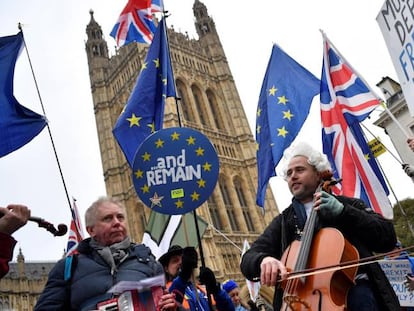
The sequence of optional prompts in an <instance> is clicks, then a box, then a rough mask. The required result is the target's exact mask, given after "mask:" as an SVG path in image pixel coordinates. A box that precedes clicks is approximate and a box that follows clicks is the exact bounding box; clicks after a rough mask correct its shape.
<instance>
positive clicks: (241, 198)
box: [234, 178, 255, 232]
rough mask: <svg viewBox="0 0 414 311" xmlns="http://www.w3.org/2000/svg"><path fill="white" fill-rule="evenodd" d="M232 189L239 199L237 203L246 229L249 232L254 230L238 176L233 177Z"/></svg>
mask: <svg viewBox="0 0 414 311" xmlns="http://www.w3.org/2000/svg"><path fill="white" fill-rule="evenodd" d="M234 190H235V191H236V193H237V199H238V200H239V204H240V207H241V210H242V213H243V218H244V221H245V222H246V225H247V229H248V230H249V231H250V232H254V231H255V228H254V223H253V220H252V218H251V217H250V212H249V207H248V206H247V202H246V197H245V196H244V191H243V187H242V183H241V180H240V179H239V178H235V179H234Z"/></svg>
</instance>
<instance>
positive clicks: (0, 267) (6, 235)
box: [0, 204, 30, 278]
mask: <svg viewBox="0 0 414 311" xmlns="http://www.w3.org/2000/svg"><path fill="white" fill-rule="evenodd" d="M0 217H1V218H0V278H2V277H3V276H5V275H6V274H7V272H9V261H11V260H12V257H13V250H14V247H15V245H16V243H17V241H16V240H15V239H14V238H13V237H12V234H13V233H14V232H16V231H17V230H18V229H20V228H21V227H23V226H24V225H25V224H26V223H27V220H28V219H29V217H30V209H28V208H27V207H26V206H24V205H18V204H10V205H8V206H7V207H0Z"/></svg>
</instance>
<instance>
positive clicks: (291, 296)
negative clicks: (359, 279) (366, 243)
mask: <svg viewBox="0 0 414 311" xmlns="http://www.w3.org/2000/svg"><path fill="white" fill-rule="evenodd" d="M322 179H323V182H322V183H321V185H320V186H319V187H318V189H317V192H318V191H320V190H324V191H329V192H330V187H331V186H332V185H334V184H335V183H336V182H337V181H335V180H332V174H331V173H329V172H327V173H326V174H322ZM317 223H318V213H317V211H316V210H314V209H312V211H311V212H310V215H309V217H308V219H307V220H306V223H305V227H304V229H303V233H302V237H301V240H300V241H299V240H295V241H293V242H292V243H291V244H290V246H289V247H288V248H287V249H286V250H285V252H284V253H283V256H282V258H281V261H282V262H283V263H284V265H285V266H286V268H287V270H288V271H289V273H294V272H295V271H304V270H307V269H316V268H318V267H325V266H331V265H340V264H341V263H342V262H349V261H355V260H359V254H358V251H357V249H356V248H355V247H354V246H353V245H352V244H351V243H349V242H348V241H347V240H346V239H345V238H344V237H343V235H342V233H341V232H340V231H339V230H337V229H335V228H322V229H319V230H318V231H316V228H317ZM357 269H358V267H357V266H351V267H349V268H345V269H338V270H335V271H327V272H325V273H320V274H312V275H307V276H301V277H298V278H292V279H288V280H287V281H283V282H282V287H283V289H284V294H283V302H282V308H281V309H280V310H283V311H287V310H290V311H302V310H307V311H322V310H323V311H325V310H329V311H343V310H346V295H347V292H348V289H349V288H350V287H351V286H353V285H354V278H355V275H356V272H357Z"/></svg>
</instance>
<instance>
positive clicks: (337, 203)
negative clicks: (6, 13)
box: [241, 143, 399, 311]
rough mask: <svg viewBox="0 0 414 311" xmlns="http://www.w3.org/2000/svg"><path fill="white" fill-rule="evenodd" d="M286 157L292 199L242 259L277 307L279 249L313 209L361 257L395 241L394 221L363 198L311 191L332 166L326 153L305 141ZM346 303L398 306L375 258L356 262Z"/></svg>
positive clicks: (283, 273)
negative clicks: (270, 288)
mask: <svg viewBox="0 0 414 311" xmlns="http://www.w3.org/2000/svg"><path fill="white" fill-rule="evenodd" d="M284 157H285V159H286V161H287V166H285V167H284V170H283V174H284V177H285V179H286V181H287V183H288V187H289V190H290V192H291V193H292V194H293V199H292V204H291V205H290V206H289V207H288V208H287V209H285V210H284V211H283V212H282V213H281V214H279V215H278V216H276V217H275V218H274V219H273V221H272V222H271V223H270V225H269V226H268V227H267V228H266V229H265V231H264V232H263V234H262V235H261V236H259V238H258V239H257V240H256V241H255V242H254V243H253V244H252V246H251V248H250V249H249V250H248V251H247V252H246V253H245V254H244V255H243V257H242V262H241V270H242V272H243V274H244V275H245V276H246V278H248V279H249V280H252V281H257V280H258V279H260V281H261V283H262V284H263V285H267V286H276V288H275V297H274V301H273V305H274V309H275V310H279V309H280V306H281V304H282V297H283V288H282V286H281V283H282V282H279V279H280V278H281V279H285V278H286V277H287V275H288V272H287V267H286V266H285V263H283V262H281V258H282V255H283V253H284V251H285V250H286V249H287V247H288V246H289V245H290V244H291V243H292V242H293V241H294V240H298V239H300V237H301V232H302V230H303V228H304V224H305V221H306V219H307V217H308V216H309V214H310V212H311V210H312V209H315V210H316V211H317V215H318V216H319V217H318V218H319V222H318V223H319V225H318V227H317V228H321V227H334V228H337V229H338V230H339V231H340V232H342V234H343V236H344V237H345V238H346V239H347V240H348V241H349V242H350V243H351V244H352V245H354V246H355V247H356V248H357V250H358V252H359V256H360V257H361V258H364V257H368V256H371V255H372V254H373V252H375V253H383V252H388V251H390V250H392V249H393V248H394V246H395V244H396V242H397V239H396V234H395V231H394V227H393V224H392V222H391V221H389V220H387V219H385V218H383V217H382V216H381V215H379V214H377V213H375V212H373V211H372V210H371V209H370V208H369V207H368V206H367V205H366V204H365V203H364V202H363V201H362V200H360V199H356V198H349V197H344V196H334V195H331V194H329V193H327V192H325V191H319V192H316V193H315V191H316V190H317V189H318V186H319V185H320V184H321V182H322V181H323V177H325V176H324V175H325V174H324V173H325V172H326V171H328V172H329V171H331V166H330V164H329V162H328V160H327V158H326V156H325V155H322V154H321V153H319V152H318V151H316V150H314V149H312V147H311V146H309V145H308V144H306V143H299V144H297V145H296V146H292V147H290V148H288V149H287V150H286V151H285V153H284ZM289 268H292V269H293V268H294V267H289ZM346 308H347V310H350V311H364V310H398V309H399V302H398V298H397V296H396V295H395V293H394V291H393V289H392V287H391V285H390V283H389V282H388V279H387V278H386V276H385V274H384V272H383V271H382V269H381V267H380V266H379V265H378V264H377V263H373V264H369V265H361V266H360V267H359V268H358V271H357V275H356V278H355V285H354V286H352V287H351V288H350V289H349V292H348V294H347V302H346Z"/></svg>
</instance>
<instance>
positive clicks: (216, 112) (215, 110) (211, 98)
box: [206, 90, 224, 130]
mask: <svg viewBox="0 0 414 311" xmlns="http://www.w3.org/2000/svg"><path fill="white" fill-rule="evenodd" d="M206 94H207V99H208V104H209V106H210V110H211V112H212V114H213V118H214V119H213V121H214V125H213V126H214V127H216V128H218V129H221V130H222V129H224V122H223V119H222V118H221V113H220V109H219V107H218V103H217V99H216V96H215V95H214V93H213V92H212V91H211V90H207V92H206Z"/></svg>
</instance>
